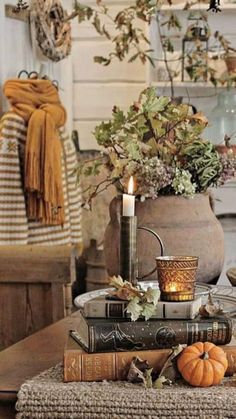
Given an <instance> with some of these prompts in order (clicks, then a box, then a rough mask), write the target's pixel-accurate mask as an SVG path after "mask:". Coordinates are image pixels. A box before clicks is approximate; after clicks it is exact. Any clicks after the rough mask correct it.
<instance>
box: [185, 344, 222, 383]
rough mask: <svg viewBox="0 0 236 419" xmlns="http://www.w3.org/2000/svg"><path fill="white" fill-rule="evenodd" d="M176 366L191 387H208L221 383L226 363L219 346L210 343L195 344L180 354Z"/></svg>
mask: <svg viewBox="0 0 236 419" xmlns="http://www.w3.org/2000/svg"><path fill="white" fill-rule="evenodd" d="M177 366H178V370H179V372H180V373H181V375H182V376H183V378H184V379H185V380H186V381H187V382H188V383H189V384H191V385H192V386H195V387H209V386H214V385H217V384H219V383H220V382H221V380H222V378H223V377H224V375H225V371H226V369H227V367H228V361H227V357H226V354H225V352H224V351H223V349H221V348H219V346H216V345H214V344H213V343H210V342H205V343H202V342H197V343H194V344H193V345H190V346H187V348H185V349H184V350H183V351H182V352H181V354H180V356H179V358H178V360H177Z"/></svg>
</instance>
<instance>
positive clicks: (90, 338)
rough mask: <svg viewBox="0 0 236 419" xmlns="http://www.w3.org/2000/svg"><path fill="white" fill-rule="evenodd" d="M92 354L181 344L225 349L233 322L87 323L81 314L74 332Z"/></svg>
mask: <svg viewBox="0 0 236 419" xmlns="http://www.w3.org/2000/svg"><path fill="white" fill-rule="evenodd" d="M71 335H72V336H73V338H74V339H75V340H77V342H78V343H79V344H80V345H81V346H82V347H83V348H84V349H85V350H86V351H87V352H90V353H94V352H112V351H116V352H119V351H139V350H140V351H141V350H146V349H165V348H172V347H173V346H176V345H178V344H187V345H191V344H192V343H194V342H206V341H208V342H212V343H215V344H216V345H225V344H227V343H229V342H230V340H231V337H232V321H231V320H230V319H225V318H211V319H200V318H197V319H195V320H149V321H136V322H132V321H129V320H127V319H124V320H123V319H119V320H118V321H115V320H112V319H86V318H85V317H84V316H83V314H82V313H81V312H80V314H79V329H78V330H76V331H71Z"/></svg>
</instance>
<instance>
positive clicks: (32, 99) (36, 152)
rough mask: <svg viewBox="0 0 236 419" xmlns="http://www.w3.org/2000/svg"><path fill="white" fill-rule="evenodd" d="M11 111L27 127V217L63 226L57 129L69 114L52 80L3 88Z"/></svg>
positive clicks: (10, 83)
mask: <svg viewBox="0 0 236 419" xmlns="http://www.w3.org/2000/svg"><path fill="white" fill-rule="evenodd" d="M4 94H5V96H6V97H7V98H8V100H9V102H10V104H11V108H12V111H13V112H15V113H16V114H18V115H19V116H21V117H22V118H23V119H24V120H25V121H26V123H27V124H28V130H27V140H26V147H25V166H24V175H25V179H24V187H25V192H26V196H27V212H28V218H29V219H31V220H38V221H41V222H42V223H43V224H63V222H64V217H65V215H64V200H63V188H62V173H61V152H62V151H61V143H60V139H59V136H58V132H57V130H58V128H59V127H61V126H63V125H64V124H65V122H66V111H65V109H64V107H63V106H62V105H61V102H60V99H59V96H58V92H57V90H56V88H55V86H53V84H52V83H51V82H50V81H49V80H39V79H37V80H18V79H16V80H8V81H7V82H6V83H5V85H4Z"/></svg>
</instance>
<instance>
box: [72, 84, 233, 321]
mask: <svg viewBox="0 0 236 419" xmlns="http://www.w3.org/2000/svg"><path fill="white" fill-rule="evenodd" d="M206 125H207V119H206V118H205V116H204V115H203V114H202V113H200V112H199V113H197V114H195V115H193V114H192V111H191V108H190V107H189V106H188V105H187V104H178V105H177V104H175V103H174V102H173V101H171V100H170V98H167V97H157V96H156V91H155V88H147V89H146V90H144V91H143V92H142V93H141V94H140V97H139V101H138V102H135V103H134V104H133V105H131V106H130V107H129V109H128V111H127V113H124V112H123V111H122V110H121V109H119V108H118V107H116V106H115V107H114V108H113V113H112V118H111V120H110V121H108V122H102V123H101V124H99V125H98V126H97V127H96V128H95V131H94V134H95V138H96V140H97V142H98V144H99V145H100V146H102V147H103V150H104V151H103V153H102V154H101V157H100V158H99V159H96V160H95V161H94V162H85V164H84V166H82V167H81V165H80V166H79V169H78V172H79V175H80V176H81V175H82V174H83V175H91V174H92V175H96V174H97V173H99V171H100V169H101V167H102V165H103V164H105V165H106V166H107V168H108V169H109V176H108V177H107V179H106V180H104V181H103V182H102V184H103V186H104V185H105V186H106V181H107V185H109V184H115V183H117V181H118V183H119V188H121V189H122V190H126V189H127V183H128V180H129V178H130V176H134V179H135V185H136V186H135V187H136V189H135V194H136V195H137V196H139V197H141V199H145V198H156V197H157V196H158V195H165V194H178V195H183V196H186V197H191V196H193V195H194V194H195V193H196V192H204V191H206V189H207V188H208V187H209V186H212V185H215V184H216V183H217V181H218V179H219V178H220V176H221V174H222V173H223V166H222V163H221V159H220V157H219V154H218V153H217V151H216V149H215V147H214V145H213V144H211V143H210V142H209V141H207V140H203V139H202V133H203V130H204V128H205V127H206ZM224 167H225V168H226V165H224ZM224 170H225V169H224ZM90 192H91V191H90ZM99 192H100V189H97V190H92V198H93V197H94V196H95V195H96V194H97V193H99ZM90 199H91V193H90V194H89V200H90ZM148 309H149V307H148V306H146V308H145V312H146V313H148Z"/></svg>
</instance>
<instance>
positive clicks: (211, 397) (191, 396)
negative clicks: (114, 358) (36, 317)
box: [16, 364, 236, 419]
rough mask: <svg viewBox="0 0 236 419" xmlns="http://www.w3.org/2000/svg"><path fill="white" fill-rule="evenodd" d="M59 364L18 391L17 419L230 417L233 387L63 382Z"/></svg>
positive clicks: (235, 404)
mask: <svg viewBox="0 0 236 419" xmlns="http://www.w3.org/2000/svg"><path fill="white" fill-rule="evenodd" d="M62 379H63V367H62V364H59V365H57V366H56V367H53V368H50V369H49V370H48V371H45V372H44V373H42V374H40V375H38V376H37V377H35V378H33V379H31V380H28V381H27V382H26V383H25V384H23V385H22V386H21V389H20V391H19V393H18V401H17V403H16V409H17V411H18V414H17V416H16V418H17V419H59V418H61V419H165V418H172V419H175V418H181V419H190V418H191V419H193V418H194V419H228V418H235V413H236V386H235V385H236V383H235V380H234V379H228V378H226V379H224V383H223V384H222V385H220V386H217V387H209V388H194V387H191V386H189V385H185V384H183V383H180V384H178V385H173V386H172V387H165V388H164V389H162V390H155V389H147V390H146V389H145V388H144V387H142V386H140V385H135V384H129V383H126V382H119V381H118V382H106V381H104V382H101V383H63V381H62Z"/></svg>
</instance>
